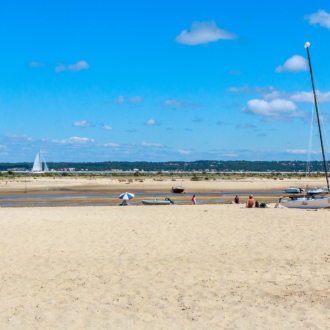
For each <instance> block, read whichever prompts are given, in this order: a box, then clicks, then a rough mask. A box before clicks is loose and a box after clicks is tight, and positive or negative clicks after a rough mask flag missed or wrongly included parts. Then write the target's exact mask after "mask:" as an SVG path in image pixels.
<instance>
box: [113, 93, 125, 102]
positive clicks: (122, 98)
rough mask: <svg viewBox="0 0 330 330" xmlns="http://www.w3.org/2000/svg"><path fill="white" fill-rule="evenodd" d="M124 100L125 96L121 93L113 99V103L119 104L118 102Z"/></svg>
mask: <svg viewBox="0 0 330 330" xmlns="http://www.w3.org/2000/svg"><path fill="white" fill-rule="evenodd" d="M124 100H125V97H124V96H123V95H120V96H118V97H117V98H116V99H115V100H114V101H113V103H115V104H120V103H123V102H124Z"/></svg>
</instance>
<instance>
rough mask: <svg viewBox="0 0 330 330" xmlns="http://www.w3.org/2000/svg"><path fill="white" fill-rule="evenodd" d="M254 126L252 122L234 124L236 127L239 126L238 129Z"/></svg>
mask: <svg viewBox="0 0 330 330" xmlns="http://www.w3.org/2000/svg"><path fill="white" fill-rule="evenodd" d="M254 127H256V126H255V125H252V124H239V125H236V128H240V129H246V128H254Z"/></svg>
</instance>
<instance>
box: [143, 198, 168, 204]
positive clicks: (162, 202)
mask: <svg viewBox="0 0 330 330" xmlns="http://www.w3.org/2000/svg"><path fill="white" fill-rule="evenodd" d="M142 204H144V205H171V204H174V202H173V201H171V200H170V199H169V198H165V200H164V201H159V200H157V199H155V200H146V199H144V200H142Z"/></svg>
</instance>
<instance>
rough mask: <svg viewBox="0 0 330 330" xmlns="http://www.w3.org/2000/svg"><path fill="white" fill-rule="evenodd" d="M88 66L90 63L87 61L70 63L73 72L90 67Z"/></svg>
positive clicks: (69, 67)
mask: <svg viewBox="0 0 330 330" xmlns="http://www.w3.org/2000/svg"><path fill="white" fill-rule="evenodd" d="M88 68H89V64H88V63H87V62H86V61H78V62H77V63H76V64H70V65H69V66H68V69H69V70H70V71H71V72H78V71H80V70H83V69H88Z"/></svg>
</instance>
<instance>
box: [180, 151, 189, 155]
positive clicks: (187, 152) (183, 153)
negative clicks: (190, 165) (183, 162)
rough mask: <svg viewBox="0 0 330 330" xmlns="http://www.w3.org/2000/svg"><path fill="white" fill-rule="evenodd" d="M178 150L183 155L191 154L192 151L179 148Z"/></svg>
mask: <svg viewBox="0 0 330 330" xmlns="http://www.w3.org/2000/svg"><path fill="white" fill-rule="evenodd" d="M178 152H179V153H180V154H182V155H189V154H190V153H191V151H187V150H178Z"/></svg>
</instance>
